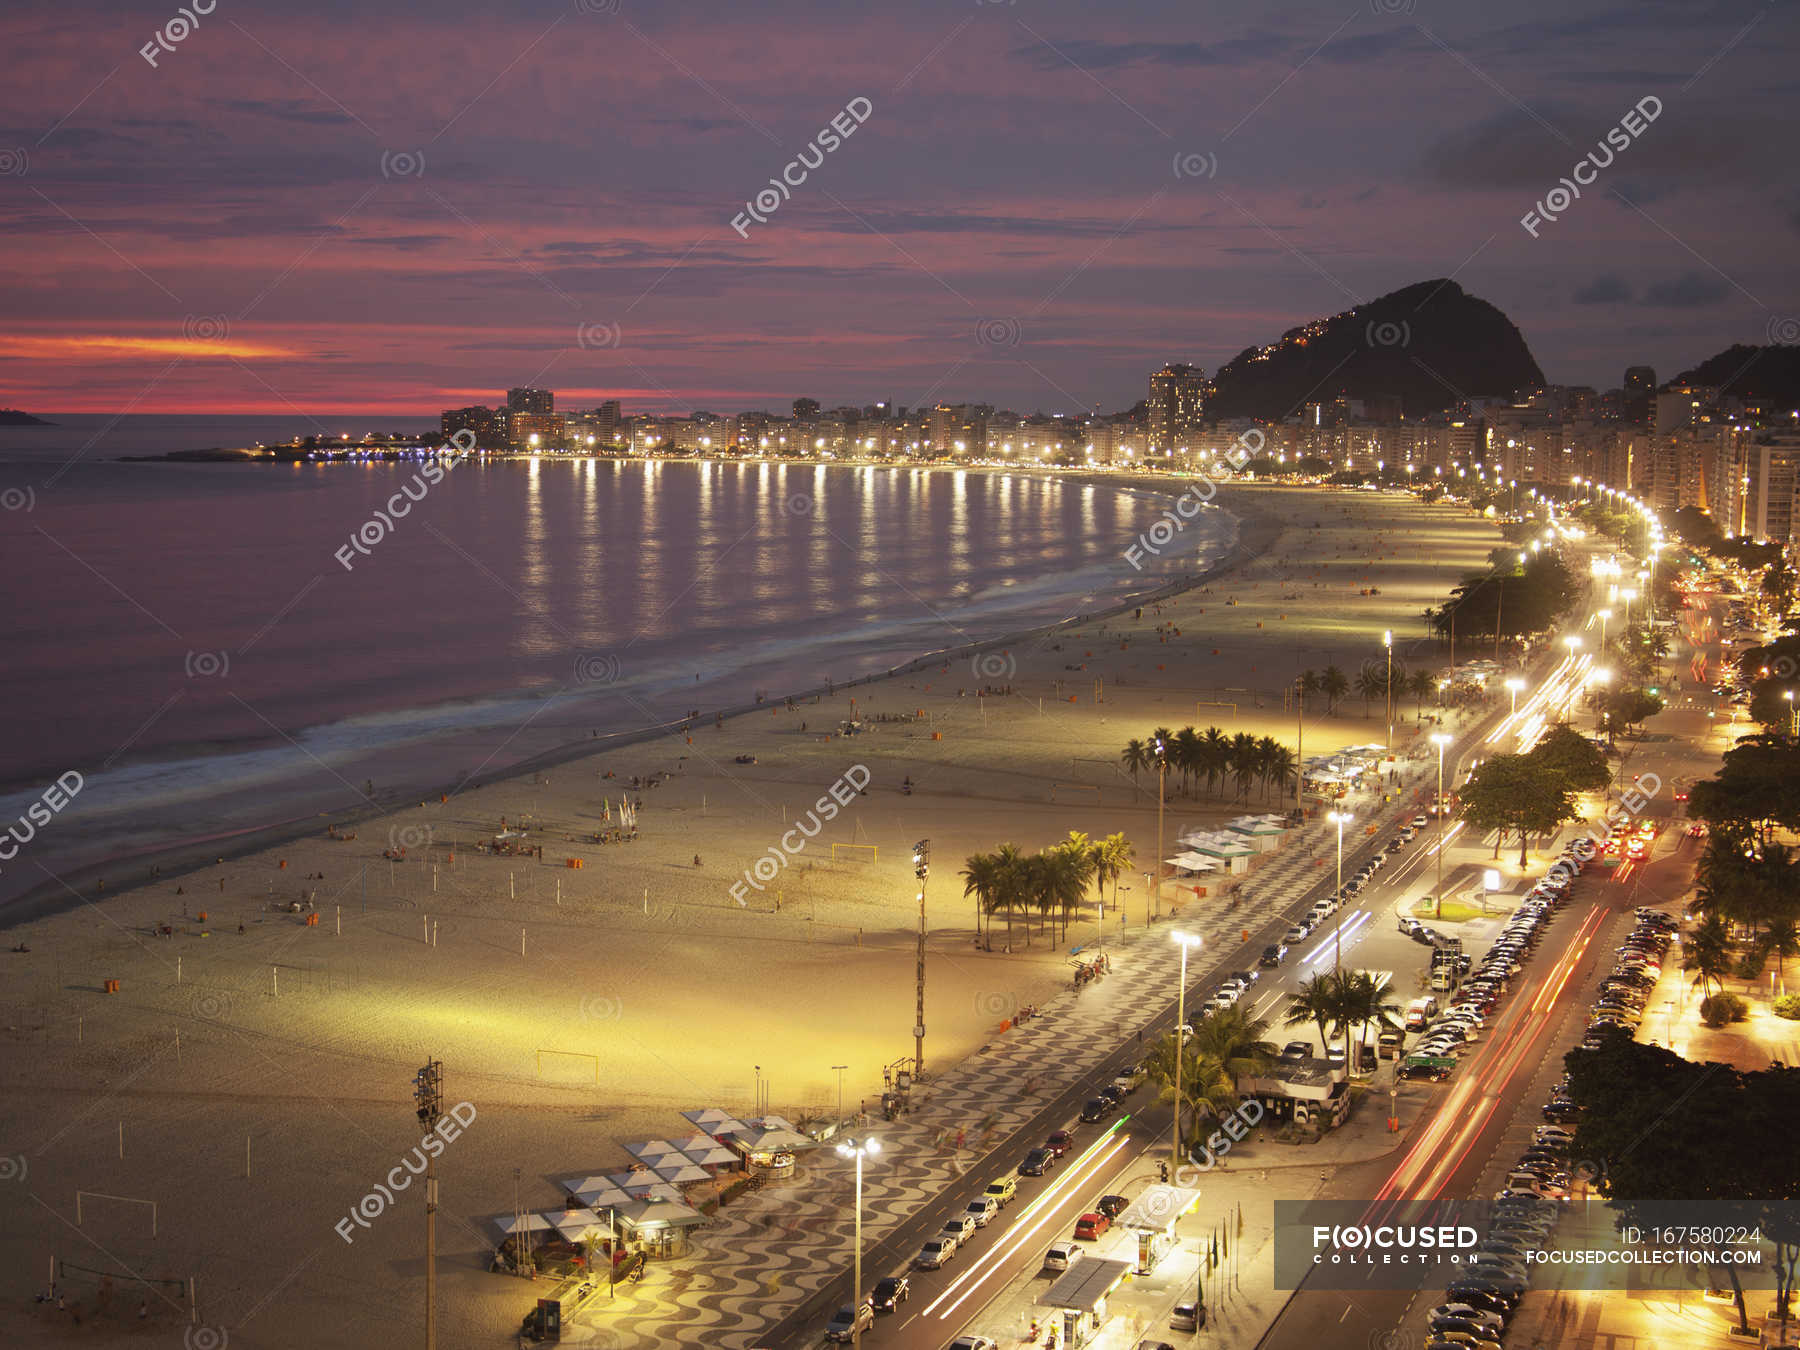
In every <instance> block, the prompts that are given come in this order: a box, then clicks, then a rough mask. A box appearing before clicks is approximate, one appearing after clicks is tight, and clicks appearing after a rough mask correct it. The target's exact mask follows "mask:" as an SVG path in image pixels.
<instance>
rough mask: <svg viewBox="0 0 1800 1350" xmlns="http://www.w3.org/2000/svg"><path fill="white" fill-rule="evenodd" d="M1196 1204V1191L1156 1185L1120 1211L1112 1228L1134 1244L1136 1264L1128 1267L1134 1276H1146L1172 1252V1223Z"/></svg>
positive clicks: (1148, 1187)
mask: <svg viewBox="0 0 1800 1350" xmlns="http://www.w3.org/2000/svg"><path fill="white" fill-rule="evenodd" d="M1199 1203H1200V1192H1199V1191H1198V1190H1194V1189H1190V1188H1189V1187H1186V1186H1167V1185H1160V1184H1159V1185H1154V1186H1146V1187H1145V1188H1144V1193H1143V1194H1142V1195H1140V1196H1139V1197H1138V1198H1137V1199H1136V1200H1134V1201H1132V1202H1131V1203H1130V1204H1129V1205H1127V1206H1126V1207H1125V1208H1124V1209H1123V1210H1122V1211H1120V1214H1119V1217H1118V1218H1116V1219H1114V1220H1113V1227H1114V1228H1123V1229H1126V1230H1127V1231H1129V1232H1130V1233H1131V1235H1132V1236H1133V1237H1134V1238H1135V1239H1136V1240H1137V1261H1136V1264H1135V1265H1134V1266H1133V1267H1132V1269H1133V1271H1134V1272H1135V1273H1136V1274H1139V1275H1148V1274H1150V1272H1152V1271H1153V1270H1155V1269H1156V1266H1157V1263H1158V1262H1160V1261H1161V1260H1162V1259H1163V1257H1165V1256H1167V1255H1168V1254H1169V1253H1170V1252H1172V1251H1174V1250H1175V1221H1176V1220H1177V1219H1179V1218H1180V1217H1181V1216H1182V1215H1184V1214H1187V1213H1189V1212H1190V1211H1191V1210H1193V1208H1194V1207H1195V1206H1196V1205H1198V1204H1199ZM1081 1264H1083V1265H1085V1264H1087V1263H1086V1262H1082V1263H1081Z"/></svg>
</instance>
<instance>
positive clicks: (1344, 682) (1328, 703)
mask: <svg viewBox="0 0 1800 1350" xmlns="http://www.w3.org/2000/svg"><path fill="white" fill-rule="evenodd" d="M1319 692H1320V693H1321V694H1323V695H1325V711H1326V712H1327V713H1335V712H1336V711H1337V705H1338V700H1339V699H1340V698H1342V697H1343V696H1344V695H1345V694H1347V693H1349V692H1350V681H1349V680H1348V679H1346V678H1345V677H1344V672H1343V671H1341V670H1339V669H1338V668H1337V667H1336V666H1326V667H1325V669H1324V671H1323V673H1321V674H1320V676H1319Z"/></svg>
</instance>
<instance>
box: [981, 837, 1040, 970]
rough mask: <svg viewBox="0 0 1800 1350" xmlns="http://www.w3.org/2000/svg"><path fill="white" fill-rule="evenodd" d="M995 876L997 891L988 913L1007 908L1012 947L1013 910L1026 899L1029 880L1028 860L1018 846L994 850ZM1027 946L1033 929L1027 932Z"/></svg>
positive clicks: (1002, 846) (1008, 945)
mask: <svg viewBox="0 0 1800 1350" xmlns="http://www.w3.org/2000/svg"><path fill="white" fill-rule="evenodd" d="M993 856H994V869H995V870H994V875H995V877H996V880H997V886H996V891H995V894H994V896H993V900H992V903H991V904H990V905H989V908H988V913H989V914H990V915H992V914H993V912H994V910H995V909H996V908H998V907H999V906H1000V905H1005V906H1006V945H1007V947H1008V948H1010V947H1011V946H1012V925H1013V910H1014V909H1015V908H1017V907H1018V905H1019V904H1020V902H1021V901H1023V900H1024V899H1025V888H1026V883H1027V882H1028V880H1029V876H1028V868H1027V866H1026V864H1027V862H1028V859H1027V858H1026V857H1025V855H1024V854H1023V853H1021V852H1019V846H1018V845H1017V844H1002V845H1000V847H999V848H997V849H995V850H994V855H993ZM1025 944H1026V945H1027V946H1030V945H1031V929H1030V928H1029V927H1027V928H1026V930H1025Z"/></svg>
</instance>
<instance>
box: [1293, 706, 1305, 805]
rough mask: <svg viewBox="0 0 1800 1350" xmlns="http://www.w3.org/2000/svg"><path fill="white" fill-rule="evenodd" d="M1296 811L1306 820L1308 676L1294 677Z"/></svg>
mask: <svg viewBox="0 0 1800 1350" xmlns="http://www.w3.org/2000/svg"><path fill="white" fill-rule="evenodd" d="M1294 706H1295V707H1296V708H1297V709H1298V710H1299V712H1298V715H1297V716H1296V717H1295V718H1294V809H1295V810H1296V811H1298V812H1299V813H1300V816H1301V819H1302V820H1304V819H1305V818H1306V801H1305V799H1304V794H1305V792H1306V676H1305V675H1304V674H1301V675H1296V676H1294Z"/></svg>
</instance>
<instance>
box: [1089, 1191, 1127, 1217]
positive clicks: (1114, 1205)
mask: <svg viewBox="0 0 1800 1350" xmlns="http://www.w3.org/2000/svg"><path fill="white" fill-rule="evenodd" d="M1130 1204H1131V1201H1129V1200H1127V1199H1126V1198H1125V1197H1124V1196H1122V1195H1103V1196H1101V1197H1100V1198H1099V1199H1098V1200H1096V1201H1094V1208H1095V1209H1097V1210H1099V1211H1100V1212H1101V1213H1102V1214H1104V1215H1106V1217H1107V1218H1109V1219H1116V1218H1118V1217H1119V1215H1121V1214H1123V1213H1124V1212H1125V1210H1126V1209H1127V1208H1128V1207H1129V1206H1130Z"/></svg>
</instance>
